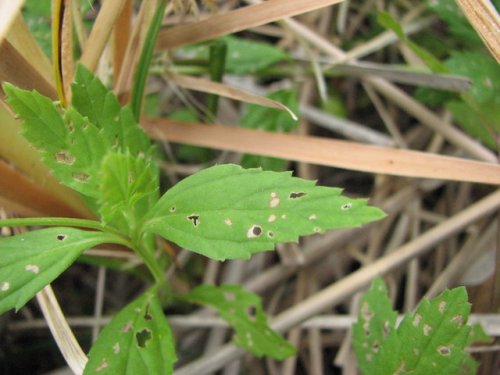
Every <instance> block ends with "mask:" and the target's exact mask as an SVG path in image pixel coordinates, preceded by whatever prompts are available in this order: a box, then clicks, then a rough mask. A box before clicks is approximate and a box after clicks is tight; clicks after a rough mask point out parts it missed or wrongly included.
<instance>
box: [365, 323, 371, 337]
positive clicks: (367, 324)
mask: <svg viewBox="0 0 500 375" xmlns="http://www.w3.org/2000/svg"><path fill="white" fill-rule="evenodd" d="M363 331H364V332H365V336H370V335H371V334H372V333H371V330H370V323H368V322H364V323H363Z"/></svg>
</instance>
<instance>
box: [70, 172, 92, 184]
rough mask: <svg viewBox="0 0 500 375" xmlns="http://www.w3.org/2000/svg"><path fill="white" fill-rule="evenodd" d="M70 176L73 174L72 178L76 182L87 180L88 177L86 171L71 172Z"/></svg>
mask: <svg viewBox="0 0 500 375" xmlns="http://www.w3.org/2000/svg"><path fill="white" fill-rule="evenodd" d="M71 176H73V178H74V179H75V180H76V181H78V182H87V180H88V179H89V178H90V176H89V175H88V174H87V173H83V172H73V173H72V174H71Z"/></svg>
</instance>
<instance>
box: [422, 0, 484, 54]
mask: <svg viewBox="0 0 500 375" xmlns="http://www.w3.org/2000/svg"><path fill="white" fill-rule="evenodd" d="M426 5H427V8H428V9H430V10H432V11H433V12H435V13H436V14H437V15H438V16H439V17H440V18H441V19H443V20H444V21H446V23H447V24H448V30H449V32H450V33H451V34H453V35H454V36H455V37H456V38H455V40H457V41H460V42H462V43H466V44H468V45H470V46H480V45H482V42H481V39H480V38H479V36H478V35H477V33H476V31H475V30H474V29H473V28H472V26H471V25H470V23H469V21H468V20H467V18H466V17H465V15H464V13H463V12H462V11H461V10H460V8H459V7H458V6H457V4H456V2H455V0H439V1H433V0H427V1H426ZM447 39H448V40H450V39H452V38H447Z"/></svg>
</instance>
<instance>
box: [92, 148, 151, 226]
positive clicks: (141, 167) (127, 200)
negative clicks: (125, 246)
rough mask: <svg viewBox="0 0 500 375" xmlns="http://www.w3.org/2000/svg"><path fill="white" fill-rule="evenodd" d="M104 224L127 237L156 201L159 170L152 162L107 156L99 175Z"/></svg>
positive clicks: (124, 156) (116, 155) (114, 154)
mask: <svg viewBox="0 0 500 375" xmlns="http://www.w3.org/2000/svg"><path fill="white" fill-rule="evenodd" d="M99 177H100V182H101V185H100V193H101V194H100V195H101V202H100V204H101V208H100V211H99V212H100V214H101V217H102V219H103V221H104V222H106V223H112V224H113V225H115V226H116V227H118V228H120V229H122V230H123V231H125V233H128V232H129V231H133V230H134V229H136V228H137V227H138V225H139V224H140V221H141V220H142V218H143V217H144V215H145V214H146V213H147V212H148V211H149V210H150V209H151V207H152V205H153V204H154V203H155V202H156V201H157V200H158V194H157V192H158V186H159V182H158V168H157V166H156V164H155V163H154V162H153V161H152V160H148V159H146V158H144V157H139V158H135V157H133V156H132V155H130V154H128V155H124V154H117V153H109V154H108V155H107V156H106V157H105V158H104V160H103V162H102V167H101V170H100V173H99Z"/></svg>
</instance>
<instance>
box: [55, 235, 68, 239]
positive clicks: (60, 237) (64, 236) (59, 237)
mask: <svg viewBox="0 0 500 375" xmlns="http://www.w3.org/2000/svg"><path fill="white" fill-rule="evenodd" d="M56 238H57V240H58V241H64V240H65V239H66V238H68V236H67V235H66V234H58V235H57V236H56Z"/></svg>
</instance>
